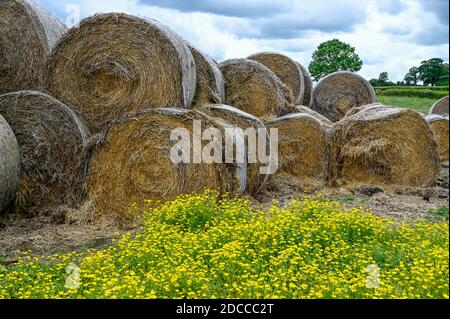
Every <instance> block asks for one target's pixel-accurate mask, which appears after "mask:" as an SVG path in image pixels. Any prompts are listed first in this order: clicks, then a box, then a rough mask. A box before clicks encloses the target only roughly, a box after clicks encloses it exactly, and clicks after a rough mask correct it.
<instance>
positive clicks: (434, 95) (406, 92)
mask: <svg viewBox="0 0 450 319" xmlns="http://www.w3.org/2000/svg"><path fill="white" fill-rule="evenodd" d="M381 95H384V96H408V97H424V98H429V99H441V98H443V97H444V96H447V95H448V92H445V91H439V90H437V91H436V90H415V89H398V88H391V89H387V90H383V91H382V92H381Z"/></svg>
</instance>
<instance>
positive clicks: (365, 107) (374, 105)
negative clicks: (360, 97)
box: [344, 102, 392, 118]
mask: <svg viewBox="0 0 450 319" xmlns="http://www.w3.org/2000/svg"><path fill="white" fill-rule="evenodd" d="M380 107H385V105H383V104H381V103H379V102H375V103H372V104H367V105H362V106H357V107H354V108H352V109H351V110H350V111H348V112H347V114H345V116H344V118H345V117H347V116H352V115H354V114H356V113H358V112H361V111H364V110H368V109H372V108H380ZM388 107H389V106H388ZM391 107H392V106H391Z"/></svg>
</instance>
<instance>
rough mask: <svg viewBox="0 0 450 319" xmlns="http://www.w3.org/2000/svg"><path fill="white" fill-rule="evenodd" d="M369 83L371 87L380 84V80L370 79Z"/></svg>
mask: <svg viewBox="0 0 450 319" xmlns="http://www.w3.org/2000/svg"><path fill="white" fill-rule="evenodd" d="M369 83H370V84H371V85H372V86H373V87H377V86H380V81H378V79H370V80H369Z"/></svg>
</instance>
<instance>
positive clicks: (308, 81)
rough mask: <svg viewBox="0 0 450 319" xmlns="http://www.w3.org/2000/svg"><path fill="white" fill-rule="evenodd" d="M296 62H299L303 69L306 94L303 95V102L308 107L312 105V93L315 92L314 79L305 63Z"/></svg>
mask: <svg viewBox="0 0 450 319" xmlns="http://www.w3.org/2000/svg"><path fill="white" fill-rule="evenodd" d="M295 63H297V65H298V66H299V67H300V69H301V70H302V74H303V82H304V83H305V94H304V95H303V103H302V104H303V105H305V106H307V107H311V103H312V93H313V81H312V78H311V74H309V71H308V69H307V68H305V67H304V66H303V65H301V64H300V63H298V62H295Z"/></svg>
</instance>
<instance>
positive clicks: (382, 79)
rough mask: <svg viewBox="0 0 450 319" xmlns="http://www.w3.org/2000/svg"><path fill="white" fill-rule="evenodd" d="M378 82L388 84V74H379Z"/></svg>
mask: <svg viewBox="0 0 450 319" xmlns="http://www.w3.org/2000/svg"><path fill="white" fill-rule="evenodd" d="M378 81H380V82H381V83H383V84H386V83H388V82H389V73H387V72H381V73H380V76H379V77H378Z"/></svg>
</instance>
